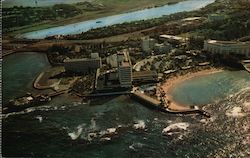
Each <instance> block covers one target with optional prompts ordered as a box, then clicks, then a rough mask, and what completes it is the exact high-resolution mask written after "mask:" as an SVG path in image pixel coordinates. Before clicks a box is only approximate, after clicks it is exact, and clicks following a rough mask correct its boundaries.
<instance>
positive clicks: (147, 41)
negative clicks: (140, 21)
mask: <svg viewBox="0 0 250 158" xmlns="http://www.w3.org/2000/svg"><path fill="white" fill-rule="evenodd" d="M141 40H142V41H141V42H142V43H141V45H142V51H143V52H146V53H149V52H150V51H152V49H153V48H154V45H155V43H156V40H155V39H153V38H149V37H148V36H147V37H143V38H142V39H141Z"/></svg>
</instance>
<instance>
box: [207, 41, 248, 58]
mask: <svg viewBox="0 0 250 158" xmlns="http://www.w3.org/2000/svg"><path fill="white" fill-rule="evenodd" d="M204 50H206V51H208V52H211V53H215V54H235V55H243V56H247V57H250V42H237V41H216V40H207V41H205V42H204Z"/></svg>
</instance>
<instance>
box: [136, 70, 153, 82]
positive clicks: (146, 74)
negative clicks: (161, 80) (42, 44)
mask: <svg viewBox="0 0 250 158" xmlns="http://www.w3.org/2000/svg"><path fill="white" fill-rule="evenodd" d="M157 81H158V75H157V72H156V71H138V72H133V83H147V82H157Z"/></svg>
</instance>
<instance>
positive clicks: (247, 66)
mask: <svg viewBox="0 0 250 158" xmlns="http://www.w3.org/2000/svg"><path fill="white" fill-rule="evenodd" d="M241 64H242V65H243V66H244V68H245V69H246V70H247V71H248V72H250V60H242V61H241Z"/></svg>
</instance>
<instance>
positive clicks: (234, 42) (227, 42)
mask: <svg viewBox="0 0 250 158" xmlns="http://www.w3.org/2000/svg"><path fill="white" fill-rule="evenodd" d="M207 43H210V44H249V45H250V42H239V41H218V40H207Z"/></svg>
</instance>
